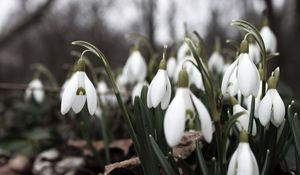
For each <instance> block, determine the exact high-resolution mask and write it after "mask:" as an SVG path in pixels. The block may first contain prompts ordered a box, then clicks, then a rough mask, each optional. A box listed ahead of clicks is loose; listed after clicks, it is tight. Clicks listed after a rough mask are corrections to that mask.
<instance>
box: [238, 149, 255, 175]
mask: <svg viewBox="0 0 300 175" xmlns="http://www.w3.org/2000/svg"><path fill="white" fill-rule="evenodd" d="M236 161H237V163H238V165H237V174H238V175H246V174H249V175H250V174H251V175H253V174H255V173H256V172H257V170H258V167H257V163H254V162H253V157H252V151H251V148H250V146H249V144H248V143H240V144H239V146H238V155H237V160H236ZM254 161H255V162H256V160H254Z"/></svg>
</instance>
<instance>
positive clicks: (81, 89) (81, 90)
mask: <svg viewBox="0 0 300 175" xmlns="http://www.w3.org/2000/svg"><path fill="white" fill-rule="evenodd" d="M76 95H85V89H84V88H83V87H79V88H78V89H77V91H76Z"/></svg>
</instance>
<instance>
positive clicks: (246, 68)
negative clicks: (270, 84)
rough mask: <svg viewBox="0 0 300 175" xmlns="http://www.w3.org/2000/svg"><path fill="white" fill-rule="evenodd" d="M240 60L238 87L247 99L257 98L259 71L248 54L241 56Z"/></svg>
mask: <svg viewBox="0 0 300 175" xmlns="http://www.w3.org/2000/svg"><path fill="white" fill-rule="evenodd" d="M238 59H239V63H238V69H237V80H238V87H239V89H240V91H241V93H242V94H243V95H244V96H245V97H248V96H249V95H253V96H255V97H256V96H257V94H258V90H259V82H260V78H259V73H258V70H257V68H256V66H255V65H254V64H253V62H252V61H251V60H250V58H249V55H248V54H245V53H242V54H240V56H239V58H238Z"/></svg>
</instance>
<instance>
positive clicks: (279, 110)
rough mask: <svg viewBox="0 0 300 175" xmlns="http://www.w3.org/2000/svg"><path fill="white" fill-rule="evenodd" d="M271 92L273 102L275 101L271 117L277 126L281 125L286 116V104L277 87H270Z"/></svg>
mask: <svg viewBox="0 0 300 175" xmlns="http://www.w3.org/2000/svg"><path fill="white" fill-rule="evenodd" d="M269 91H270V93H271V94H272V102H273V108H272V110H273V115H272V117H271V121H272V123H273V124H274V125H275V126H277V127H278V126H279V125H280V124H281V123H282V121H283V119H284V116H285V106H284V103H283V101H282V99H281V97H280V95H279V93H278V92H277V90H276V89H270V90H269Z"/></svg>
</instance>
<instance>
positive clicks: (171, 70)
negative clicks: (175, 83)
mask: <svg viewBox="0 0 300 175" xmlns="http://www.w3.org/2000/svg"><path fill="white" fill-rule="evenodd" d="M176 66H177V65H176V59H175V58H173V57H171V58H169V59H168V61H167V72H168V75H169V77H170V78H174V76H175V71H176Z"/></svg>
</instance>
